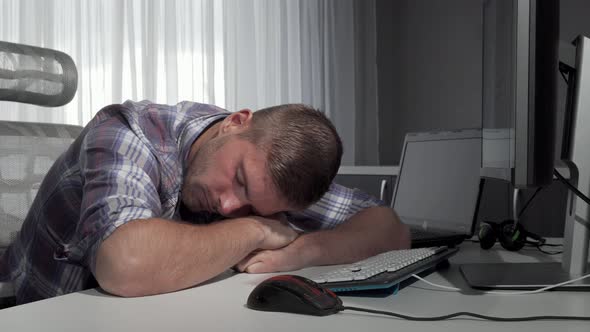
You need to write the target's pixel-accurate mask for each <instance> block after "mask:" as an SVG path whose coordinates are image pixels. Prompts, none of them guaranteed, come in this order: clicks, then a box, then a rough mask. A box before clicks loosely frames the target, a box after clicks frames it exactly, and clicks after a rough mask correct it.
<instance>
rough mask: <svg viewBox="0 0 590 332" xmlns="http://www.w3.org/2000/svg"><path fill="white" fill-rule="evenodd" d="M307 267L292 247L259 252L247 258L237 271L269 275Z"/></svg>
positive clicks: (237, 265)
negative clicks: (269, 273)
mask: <svg viewBox="0 0 590 332" xmlns="http://www.w3.org/2000/svg"><path fill="white" fill-rule="evenodd" d="M305 266H306V264H305V261H304V259H303V258H302V256H301V255H298V254H297V253H295V252H293V250H292V246H286V247H284V248H281V249H276V250H259V251H255V252H253V253H251V254H250V255H248V256H246V258H244V259H243V260H242V261H241V262H239V263H238V264H236V266H235V269H236V270H238V271H240V272H246V273H268V272H284V271H293V270H299V269H302V268H304V267H305Z"/></svg>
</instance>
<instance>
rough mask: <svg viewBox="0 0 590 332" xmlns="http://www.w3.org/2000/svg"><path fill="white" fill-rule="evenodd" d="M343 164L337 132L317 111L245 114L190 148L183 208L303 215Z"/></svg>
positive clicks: (292, 107) (295, 107) (288, 108)
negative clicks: (301, 210)
mask: <svg viewBox="0 0 590 332" xmlns="http://www.w3.org/2000/svg"><path fill="white" fill-rule="evenodd" d="M341 158H342V143H341V141H340V138H339V136H338V133H337V132H336V129H335V128H334V126H333V125H332V123H331V122H330V121H329V120H328V119H327V118H326V117H325V116H324V115H323V114H322V113H320V112H319V111H317V110H314V109H312V108H310V107H308V106H305V105H301V104H287V105H280V106H275V107H270V108H266V109H262V110H259V111H257V112H255V113H252V112H251V111H249V110H242V111H239V112H236V113H232V114H231V115H230V116H228V117H227V118H226V119H224V120H223V121H222V122H220V123H218V124H216V125H215V126H213V127H211V128H209V129H208V130H207V131H206V132H205V133H204V134H203V135H202V136H201V137H200V138H199V139H198V140H197V141H196V142H195V144H193V148H192V149H191V154H190V156H189V164H188V168H187V169H188V170H187V174H186V177H185V181H184V183H183V201H184V203H185V204H186V205H187V206H188V207H189V208H190V209H191V210H194V211H199V210H209V211H211V212H219V213H221V214H223V215H225V216H228V217H236V216H242V215H247V214H260V215H270V214H273V213H276V212H281V211H292V210H300V209H303V208H305V207H307V206H308V205H310V204H312V203H314V202H316V201H317V200H318V199H319V198H321V196H322V195H323V194H324V193H325V192H326V191H327V190H328V188H329V186H330V183H331V182H332V180H333V178H334V176H335V175H336V172H337V171H338V167H339V166H340V160H341Z"/></svg>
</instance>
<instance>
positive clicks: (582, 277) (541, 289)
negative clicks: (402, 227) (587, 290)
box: [412, 274, 590, 295]
mask: <svg viewBox="0 0 590 332" xmlns="http://www.w3.org/2000/svg"><path fill="white" fill-rule="evenodd" d="M412 277H414V278H416V279H418V280H420V281H423V282H425V283H427V284H429V285H431V286H434V287H438V288H442V289H447V290H452V291H457V292H460V291H462V289H460V288H456V287H449V286H443V285H439V284H435V283H433V282H430V281H428V280H426V279H424V278H422V277H420V276H418V275H416V274H412ZM588 277H590V274H586V275H584V276H581V277H578V278H575V279H572V280H568V281H564V282H560V283H559V284H555V285H550V286H546V287H543V288H539V289H535V290H532V291H522V292H495V291H489V292H482V293H483V294H493V295H527V294H536V293H541V292H544V291H546V290H549V289H552V288H557V287H560V286H564V285H567V284H571V283H574V282H576V281H579V280H582V279H586V278H588Z"/></svg>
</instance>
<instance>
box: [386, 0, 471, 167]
mask: <svg viewBox="0 0 590 332" xmlns="http://www.w3.org/2000/svg"><path fill="white" fill-rule="evenodd" d="M482 24H483V21H482V3H481V1H474V0H445V1H428V0H400V1H387V0H379V1H377V40H378V42H377V68H378V86H379V88H378V90H379V102H378V104H379V111H380V114H379V116H380V128H379V132H380V161H381V165H396V164H398V162H399V156H400V154H401V148H402V143H403V138H404V136H405V133H406V132H410V131H424V130H431V129H456V128H475V127H481V111H480V110H481V103H482V94H481V85H482V83H481V76H482V74H481V73H482V65H481V60H482V50H481V43H482V31H481V29H482Z"/></svg>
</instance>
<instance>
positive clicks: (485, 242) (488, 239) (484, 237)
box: [477, 222, 496, 249]
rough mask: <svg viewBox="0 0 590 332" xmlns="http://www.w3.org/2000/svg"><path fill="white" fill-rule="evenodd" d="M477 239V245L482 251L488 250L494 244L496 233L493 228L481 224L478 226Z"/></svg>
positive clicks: (484, 223)
mask: <svg viewBox="0 0 590 332" xmlns="http://www.w3.org/2000/svg"><path fill="white" fill-rule="evenodd" d="M477 237H478V238H479V245H480V247H481V248H482V249H490V248H491V247H493V246H494V243H496V231H494V227H493V226H492V225H490V224H488V223H487V222H482V223H481V224H480V225H479V232H478V233H477Z"/></svg>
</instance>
